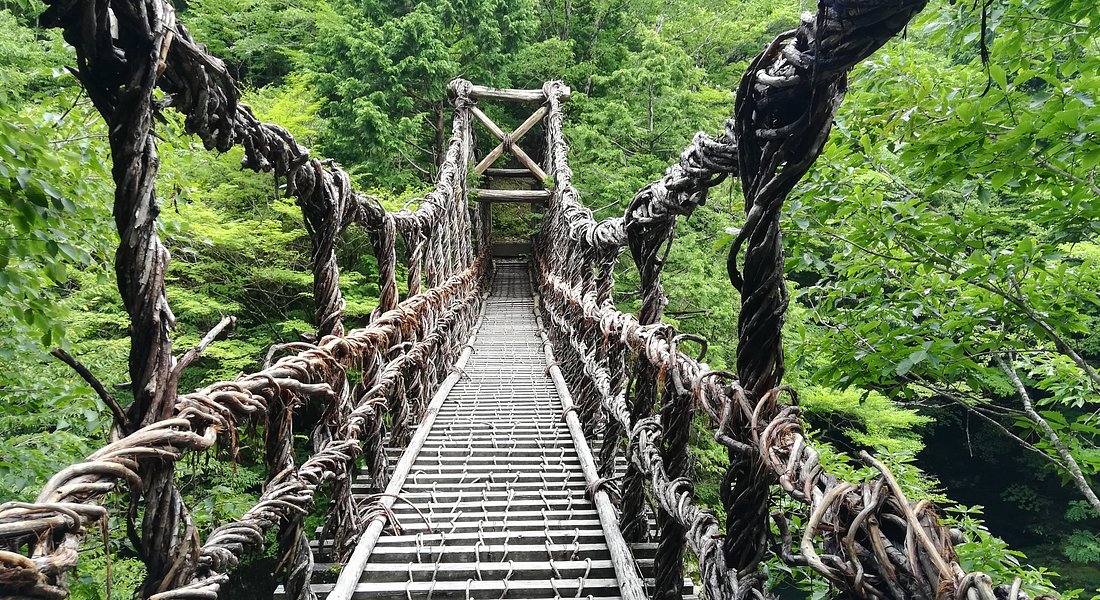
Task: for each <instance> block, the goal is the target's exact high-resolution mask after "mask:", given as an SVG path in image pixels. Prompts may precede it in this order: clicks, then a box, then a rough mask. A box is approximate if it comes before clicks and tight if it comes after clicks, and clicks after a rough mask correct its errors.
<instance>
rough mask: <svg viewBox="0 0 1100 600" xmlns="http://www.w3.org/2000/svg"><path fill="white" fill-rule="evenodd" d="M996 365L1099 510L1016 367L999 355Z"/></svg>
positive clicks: (1099, 502)
mask: <svg viewBox="0 0 1100 600" xmlns="http://www.w3.org/2000/svg"><path fill="white" fill-rule="evenodd" d="M995 360H996V361H997V365H998V366H999V367H1001V370H1002V371H1004V372H1005V375H1008V378H1009V379H1011V380H1012V385H1014V386H1016V395H1017V396H1019V398H1020V402H1022V403H1023V405H1024V412H1025V413H1027V416H1028V418H1029V419H1031V421H1032V422H1033V423H1035V424H1036V425H1038V426H1039V429H1041V430H1043V433H1045V434H1046V436H1047V440H1048V441H1050V443H1051V445H1052V446H1054V449H1055V450H1056V451H1057V452H1058V455H1059V456H1061V457H1062V460H1063V461H1064V462H1065V466H1066V472H1067V474H1068V475H1069V476H1070V479H1072V480H1073V483H1074V484H1075V485H1076V486H1077V489H1078V490H1080V491H1081V494H1083V495H1084V496H1085V499H1086V500H1088V502H1089V504H1090V505H1092V508H1093V510H1095V511H1097V512H1100V498H1097V497H1096V492H1095V491H1094V490H1093V489H1092V486H1090V485H1089V481H1088V479H1086V478H1085V474H1084V473H1082V472H1081V466H1080V465H1078V464H1077V459H1075V458H1074V457H1073V454H1072V453H1070V451H1069V448H1067V447H1066V445H1065V444H1064V443H1062V438H1060V437H1058V433H1057V432H1055V431H1054V429H1053V428H1052V427H1051V426H1050V423H1047V421H1046V419H1044V418H1043V416H1042V415H1040V414H1039V413H1038V412H1037V411H1036V410H1035V408H1034V407H1033V405H1032V403H1031V396H1030V395H1029V394H1028V393H1027V388H1026V387H1025V386H1024V382H1023V381H1021V380H1020V376H1019V374H1017V373H1016V367H1014V366H1011V365H1009V364H1008V363H1006V362H1005V361H1004V359H1003V358H1001V357H1000V356H997V357H995Z"/></svg>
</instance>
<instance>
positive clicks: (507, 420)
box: [314, 260, 652, 600]
mask: <svg viewBox="0 0 1100 600" xmlns="http://www.w3.org/2000/svg"><path fill="white" fill-rule="evenodd" d="M487 302H488V305H487V307H486V309H485V315H484V318H483V320H482V324H481V327H480V330H479V332H478V335H477V338H476V341H475V344H474V352H473V356H472V358H471V360H470V362H469V363H468V364H467V365H466V368H465V375H466V377H463V378H462V379H461V381H460V382H459V383H458V384H457V385H455V387H454V388H453V389H452V391H451V393H450V394H449V396H448V398H447V399H446V401H445V402H444V404H443V406H442V408H441V409H440V414H439V416H438V417H437V419H436V421H435V423H434V425H433V427H432V429H431V432H430V434H429V436H428V438H427V442H426V444H425V445H424V448H423V449H422V450H421V451H420V453H419V455H418V456H417V458H416V461H415V462H414V463H413V467H412V471H411V472H410V474H409V477H408V478H407V479H406V481H405V485H404V487H403V488H402V491H401V495H402V496H403V497H404V498H406V499H408V500H409V501H410V502H411V503H412V506H410V505H409V504H408V503H405V502H397V503H396V504H395V505H394V512H395V514H396V515H397V518H398V521H399V522H400V525H401V528H402V531H401V532H400V534H399V535H394V534H393V533H392V532H389V531H387V533H386V534H384V535H383V536H382V537H381V538H380V540H379V542H378V544H377V546H376V547H375V549H374V551H373V553H372V554H371V557H370V560H369V562H368V563H367V566H366V569H365V571H364V572H363V574H362V577H361V578H360V580H359V584H358V587H357V588H356V593H355V598H393V599H400V598H404V599H407V600H411V599H415V598H436V599H441V600H445V599H466V598H493V599H499V598H527V599H541V598H546V599H549V598H617V597H619V586H618V581H617V579H616V577H615V572H614V569H613V568H612V564H611V561H610V556H609V554H608V548H607V544H606V542H605V541H604V534H603V530H602V529H601V527H600V521H599V519H598V517H597V514H596V510H595V507H594V506H593V504H592V503H591V502H590V501H589V500H588V499H586V498H585V478H584V475H583V473H582V471H581V468H580V463H579V462H578V458H577V452H576V449H575V447H574V445H573V440H572V438H571V437H570V435H569V431H568V429H567V427H566V425H565V423H563V422H562V418H561V415H562V406H561V402H560V400H559V398H558V395H557V392H556V390H555V389H554V385H553V382H552V380H551V379H550V378H549V377H548V376H547V373H546V358H545V355H544V353H543V347H542V341H541V339H540V338H539V336H538V333H537V331H538V330H537V326H536V323H535V318H534V313H533V302H532V299H531V287H530V279H529V274H528V266H527V264H526V263H524V262H506V261H503V260H498V261H497V263H496V275H495V278H494V281H493V289H492V294H491V295H490V297H489V298H488V301H487ZM645 546H650V545H645ZM635 550H636V551H638V552H639V554H640V555H639V556H638V558H643V559H648V558H650V556H645V554H646V552H647V551H649V552H650V553H651V552H652V548H651V547H646V548H638V547H636V548H635ZM645 562H651V561H645ZM329 567H332V565H324V564H319V565H318V570H322V569H326V568H329ZM331 587H332V586H331V584H317V585H314V590H315V591H316V592H317V593H318V595H320V596H321V597H324V596H325V594H326V593H327V592H328V591H329V590H330V589H331Z"/></svg>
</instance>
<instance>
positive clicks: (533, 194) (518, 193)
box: [470, 189, 550, 204]
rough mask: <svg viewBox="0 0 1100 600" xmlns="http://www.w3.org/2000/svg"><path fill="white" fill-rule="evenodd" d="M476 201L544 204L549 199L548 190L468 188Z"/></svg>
mask: <svg viewBox="0 0 1100 600" xmlns="http://www.w3.org/2000/svg"><path fill="white" fill-rule="evenodd" d="M470 192H472V193H473V194H475V196H474V198H473V199H474V200H476V201H478V202H527V203H535V204H545V203H546V202H549V201H550V190H486V189H474V190H470Z"/></svg>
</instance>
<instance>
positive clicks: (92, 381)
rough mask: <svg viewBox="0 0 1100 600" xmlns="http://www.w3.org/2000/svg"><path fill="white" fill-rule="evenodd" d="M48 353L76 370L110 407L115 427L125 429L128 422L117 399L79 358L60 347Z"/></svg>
mask: <svg viewBox="0 0 1100 600" xmlns="http://www.w3.org/2000/svg"><path fill="white" fill-rule="evenodd" d="M50 354H51V355H53V356H54V357H55V358H57V359H58V360H60V361H61V362H63V363H65V364H67V365H69V366H70V367H72V368H73V370H74V371H76V373H77V375H80V377H81V378H83V379H84V381H86V382H88V385H90V386H92V389H93V390H95V393H96V394H97V395H98V396H99V399H100V400H102V401H103V403H104V404H106V405H107V408H109V409H111V414H112V415H114V418H115V426H116V428H117V429H119V430H121V431H125V430H126V428H127V425H128V423H129V421H128V420H127V419H126V412H125V411H123V410H122V407H121V406H119V404H118V401H117V400H115V397H114V395H112V394H111V392H109V391H107V388H106V387H105V386H104V385H103V384H102V383H100V381H99V379H96V376H95V375H92V372H91V371H89V370H88V368H87V367H85V366H84V364H83V363H81V362H80V361H79V360H77V359H76V358H74V357H73V356H72V355H71V354H69V353H68V352H65V351H64V350H62V349H61V348H54V349H53V350H50Z"/></svg>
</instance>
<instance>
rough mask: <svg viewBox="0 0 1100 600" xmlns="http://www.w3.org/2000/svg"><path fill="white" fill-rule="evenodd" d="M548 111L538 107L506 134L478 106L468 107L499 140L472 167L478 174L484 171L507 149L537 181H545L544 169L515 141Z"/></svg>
mask: <svg viewBox="0 0 1100 600" xmlns="http://www.w3.org/2000/svg"><path fill="white" fill-rule="evenodd" d="M548 111H549V109H548V108H547V107H546V106H540V107H539V109H538V110H536V111H535V112H534V114H532V115H531V116H530V117H527V120H526V121H524V122H523V123H522V124H521V125H520V126H519V127H517V128H516V130H515V131H513V132H512V133H510V134H506V133H504V130H503V129H501V128H500V126H498V125H497V124H496V123H494V122H493V120H492V119H490V118H489V116H488V115H486V114H485V113H484V112H482V111H481V109H480V108H478V107H476V106H473V107H470V113H471V114H473V115H474V117H476V118H477V120H478V121H480V122H481V124H482V125H484V126H485V128H486V129H488V130H489V132H490V133H492V134H493V135H494V136H496V138H497V139H498V140H500V143H499V144H497V146H496V148H493V150H492V151H491V152H489V154H486V155H485V158H483V159H481V162H479V163H478V164H477V166H476V167H474V171H475V172H477V173H478V174H482V173H484V172H485V170H486V169H488V168H489V167H490V166H492V164H493V163H494V162H496V161H497V160H498V159H499V158H500V157H501V156H502V155H503V154H504V151H505V150H509V151H511V152H512V154H514V155H515V157H516V158H517V159H518V160H519V162H521V163H523V166H525V167H527V170H528V171H531V174H532V175H534V176H535V178H536V179H538V180H539V183H542V182H543V181H545V180H546V171H543V170H542V167H540V166H539V165H538V163H536V162H535V161H534V160H531V157H530V156H528V154H527V153H526V152H524V151H523V148H520V147H519V146H518V145H517V144H516V142H518V141H519V140H520V138H522V137H523V136H524V134H526V133H527V132H528V131H530V130H531V128H532V127H534V126H535V124H536V123H538V122H539V121H541V120H542V118H543V117H545V116H546V113H547V112H548Z"/></svg>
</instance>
